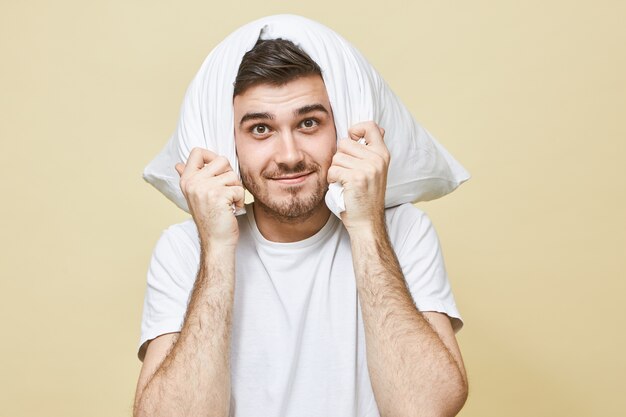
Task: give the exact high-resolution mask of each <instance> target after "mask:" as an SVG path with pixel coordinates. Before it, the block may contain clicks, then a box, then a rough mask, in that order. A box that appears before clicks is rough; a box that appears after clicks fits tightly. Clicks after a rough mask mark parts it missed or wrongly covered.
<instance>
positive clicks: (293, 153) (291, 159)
mask: <svg viewBox="0 0 626 417" xmlns="http://www.w3.org/2000/svg"><path fill="white" fill-rule="evenodd" d="M276 147H277V149H276V151H275V153H274V159H275V161H276V163H277V164H282V165H286V166H294V165H297V164H298V163H300V162H302V160H303V159H304V155H303V153H302V150H301V149H300V146H299V144H298V139H297V138H296V137H294V135H293V134H292V132H290V131H289V132H281V134H280V140H278V141H276Z"/></svg>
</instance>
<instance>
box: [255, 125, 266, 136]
mask: <svg viewBox="0 0 626 417" xmlns="http://www.w3.org/2000/svg"><path fill="white" fill-rule="evenodd" d="M251 131H252V133H253V134H255V135H265V134H267V133H268V132H269V131H270V130H269V129H268V127H267V126H265V125H255V126H252V129H251Z"/></svg>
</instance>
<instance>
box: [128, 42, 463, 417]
mask: <svg viewBox="0 0 626 417" xmlns="http://www.w3.org/2000/svg"><path fill="white" fill-rule="evenodd" d="M234 91H235V93H234V98H233V106H234V118H235V120H234V122H235V124H234V126H235V143H236V148H237V155H238V158H239V169H240V172H241V182H240V181H239V179H238V176H237V175H236V174H235V172H234V171H233V169H232V167H231V166H230V164H229V162H228V160H227V159H225V158H223V157H220V156H218V155H216V154H214V153H212V152H210V151H208V150H206V149H200V148H196V149H193V151H192V152H191V154H190V156H189V158H188V160H187V162H186V164H184V165H183V164H178V165H177V166H176V170H177V171H178V173H179V175H180V186H181V189H182V190H183V193H184V195H185V198H186V200H187V203H188V207H189V209H190V212H191V214H192V217H193V222H191V221H189V222H185V223H183V224H181V225H176V226H173V227H172V228H170V229H168V231H167V232H166V233H165V234H164V236H163V237H162V238H161V240H160V241H159V244H158V245H157V248H156V249H155V256H154V257H153V261H152V265H151V272H150V274H149V292H150V291H153V292H161V293H163V294H166V296H167V297H169V298H167V299H172V296H170V293H177V294H178V296H177V297H175V298H176V300H175V301H173V302H174V303H178V305H180V304H181V303H186V302H187V298H186V297H187V295H188V294H189V302H188V304H187V305H186V312H185V317H184V322H183V325H182V328H180V331H178V332H169V333H165V334H154V335H151V336H147V337H146V339H148V340H147V341H146V342H145V343H144V344H143V345H142V351H141V352H140V357H141V355H142V354H143V353H145V356H144V357H143V367H142V370H141V374H140V376H139V381H138V384H137V394H136V399H135V416H161V415H163V416H179V415H180V416H182V415H185V416H204V415H211V416H213V415H215V416H227V415H238V416H239V415H242V416H279V415H280V416H283V415H284V416H301V415H302V416H304V415H307V416H308V415H311V416H378V415H382V416H447V415H455V414H456V413H457V412H458V411H459V410H460V409H461V407H462V406H463V404H464V402H465V399H466V396H467V380H466V375H465V370H464V366H463V361H462V358H461V354H460V352H459V348H458V346H457V343H456V340H455V336H454V330H453V327H452V324H451V318H449V317H448V316H447V315H446V314H443V313H441V312H435V311H418V310H417V308H416V306H415V303H414V300H413V298H412V293H411V292H410V291H409V288H407V285H409V286H411V285H413V284H412V283H414V285H413V286H414V288H415V291H416V292H418V291H426V292H428V290H424V289H425V288H428V287H429V286H432V285H436V286H443V287H446V286H447V280H446V278H445V272H443V275H441V274H442V270H443V264H442V261H441V255H440V252H439V247H438V243H437V240H436V235H435V234H434V231H433V229H432V226H431V225H430V222H429V221H428V219H427V218H426V217H425V215H424V214H423V213H422V212H420V211H419V210H417V209H416V208H414V207H413V206H411V205H403V206H400V207H396V208H393V209H387V210H385V208H384V197H385V187H386V175H387V169H388V166H389V152H388V150H387V148H386V146H385V143H384V130H383V129H382V128H381V127H379V126H377V125H376V124H375V123H374V122H363V123H358V124H356V125H354V126H352V127H351V129H350V136H351V137H350V138H347V139H341V140H339V141H338V142H337V136H336V130H335V124H334V120H333V111H332V108H331V106H330V102H329V98H328V94H327V92H326V88H325V85H324V81H323V79H322V77H321V71H320V69H319V67H318V66H317V64H316V63H315V62H314V61H312V60H311V59H310V57H309V56H308V55H307V54H306V53H304V51H302V50H300V49H299V48H298V47H296V46H295V45H294V44H293V43H291V42H289V41H285V40H267V41H259V42H258V43H257V45H256V46H255V47H254V48H253V49H252V50H251V51H250V52H248V53H247V54H246V55H245V56H244V59H243V61H242V63H241V66H240V68H239V73H238V75H237V79H236V82H235V90H234ZM359 139H364V140H365V146H364V145H363V144H361V143H359ZM333 182H337V183H340V184H342V185H343V187H344V198H345V206H346V210H345V212H343V213H342V214H341V221H339V220H338V219H337V218H336V217H335V216H334V215H332V214H331V212H330V211H329V209H328V208H327V206H326V204H325V202H324V195H325V193H326V191H327V189H328V184H329V183H333ZM244 187H245V188H246V189H247V190H249V191H250V193H251V194H252V195H253V196H254V203H253V204H251V205H250V206H248V207H247V214H246V215H245V216H239V217H235V215H234V214H233V208H242V207H243V206H244ZM405 275H406V280H405ZM409 278H410V282H409ZM437 280H438V281H437ZM442 280H443V281H442ZM431 281H432V282H431ZM444 281H445V282H444ZM446 288H447V287H446ZM148 295H150V294H148ZM448 296H449V297H451V294H448ZM443 301H447V300H443ZM159 308H160V307H159ZM166 310H167V309H166V308H165V307H164V308H163V311H158V310H155V311H148V312H146V311H144V320H145V319H146V314H147V315H152V316H159V317H160V316H161V315H162V316H163V318H162V319H160V320H162V321H167V320H170V319H171V317H169V316H168V313H167V311H166ZM156 333H159V332H156ZM365 348H366V349H365Z"/></svg>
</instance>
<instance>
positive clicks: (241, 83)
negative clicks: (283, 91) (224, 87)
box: [233, 38, 322, 97]
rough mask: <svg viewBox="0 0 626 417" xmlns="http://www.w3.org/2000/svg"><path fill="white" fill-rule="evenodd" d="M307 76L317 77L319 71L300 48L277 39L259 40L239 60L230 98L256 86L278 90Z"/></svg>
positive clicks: (320, 72) (317, 66)
mask: <svg viewBox="0 0 626 417" xmlns="http://www.w3.org/2000/svg"><path fill="white" fill-rule="evenodd" d="M308 75H319V76H321V75H322V70H321V69H320V67H319V65H317V64H316V63H315V61H313V60H312V59H311V57H310V56H309V55H307V53H306V52H304V51H303V50H302V49H301V48H300V47H298V46H296V45H295V44H294V43H293V42H291V41H288V40H285V39H280V38H279V39H266V40H261V39H259V40H258V41H257V43H256V45H254V47H253V48H252V49H251V50H249V51H248V52H246V54H245V55H244V56H243V59H242V61H241V65H240V66H239V71H238V72H237V78H235V84H234V85H235V91H234V93H233V97H234V96H237V95H239V94H243V92H244V91H246V90H247V89H248V88H250V87H252V86H255V85H258V84H271V85H276V86H281V85H283V84H286V83H288V82H290V81H293V80H295V79H296V78H300V77H306V76H308Z"/></svg>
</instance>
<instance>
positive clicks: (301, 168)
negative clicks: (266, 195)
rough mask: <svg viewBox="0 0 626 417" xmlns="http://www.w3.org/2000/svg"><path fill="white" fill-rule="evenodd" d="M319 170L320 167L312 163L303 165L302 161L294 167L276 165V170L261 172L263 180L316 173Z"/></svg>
mask: <svg viewBox="0 0 626 417" xmlns="http://www.w3.org/2000/svg"><path fill="white" fill-rule="evenodd" d="M319 170H320V166H319V165H317V164H312V163H305V162H304V161H300V162H298V163H297V164H296V165H294V166H288V165H285V164H278V165H277V166H276V168H274V169H272V170H269V171H265V172H263V176H264V177H265V178H270V179H271V178H277V177H282V176H285V175H295V174H302V173H309V172H317V171H319Z"/></svg>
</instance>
